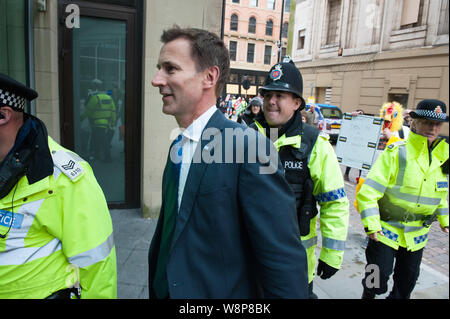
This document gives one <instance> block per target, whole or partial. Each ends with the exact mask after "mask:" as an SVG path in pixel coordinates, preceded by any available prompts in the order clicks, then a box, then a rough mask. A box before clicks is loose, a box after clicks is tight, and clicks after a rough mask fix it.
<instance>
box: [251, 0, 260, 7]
mask: <svg viewBox="0 0 450 319" xmlns="http://www.w3.org/2000/svg"><path fill="white" fill-rule="evenodd" d="M250 5H251V6H252V7H257V6H258V0H250Z"/></svg>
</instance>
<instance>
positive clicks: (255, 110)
mask: <svg viewBox="0 0 450 319" xmlns="http://www.w3.org/2000/svg"><path fill="white" fill-rule="evenodd" d="M262 106H263V101H262V100H261V98H259V97H257V96H255V97H254V98H253V99H251V100H250V102H249V103H248V106H247V108H246V109H245V111H244V112H242V113H241V114H239V117H238V120H237V122H238V123H242V122H244V123H245V124H246V125H250V124H252V123H253V121H254V120H255V118H256V117H257V116H258V115H259V113H262Z"/></svg>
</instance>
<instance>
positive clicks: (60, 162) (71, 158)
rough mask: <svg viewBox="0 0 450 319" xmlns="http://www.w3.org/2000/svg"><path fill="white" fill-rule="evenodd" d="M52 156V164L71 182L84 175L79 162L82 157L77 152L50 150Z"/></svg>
mask: <svg viewBox="0 0 450 319" xmlns="http://www.w3.org/2000/svg"><path fill="white" fill-rule="evenodd" d="M52 158H53V164H54V165H55V166H56V167H57V168H58V169H59V170H60V171H61V172H62V173H63V174H64V175H66V176H67V177H68V178H69V179H70V180H71V181H72V182H76V181H77V180H78V179H79V178H80V177H81V176H83V175H84V169H83V167H81V165H80V163H79V162H81V161H83V159H82V158H81V157H79V156H78V155H77V154H75V153H71V152H67V151H65V150H59V151H52Z"/></svg>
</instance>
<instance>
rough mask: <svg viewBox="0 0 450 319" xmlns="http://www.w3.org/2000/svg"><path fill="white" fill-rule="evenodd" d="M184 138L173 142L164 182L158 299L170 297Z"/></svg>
mask: <svg viewBox="0 0 450 319" xmlns="http://www.w3.org/2000/svg"><path fill="white" fill-rule="evenodd" d="M181 139H182V136H181V135H179V136H178V137H177V139H176V140H175V141H174V142H173V144H172V146H171V148H170V151H169V158H168V160H167V171H166V176H165V178H164V181H163V203H162V205H163V212H164V222H163V228H162V234H161V244H160V246H159V255H158V261H157V264H156V272H155V278H154V281H153V288H154V290H155V294H156V297H157V298H160V299H162V298H166V297H167V296H168V287H169V285H168V282H167V271H166V269H167V262H168V261H169V251H170V247H171V244H172V237H173V232H174V230H175V221H176V219H177V213H178V206H179V203H178V184H179V180H180V170H181V159H182V148H181Z"/></svg>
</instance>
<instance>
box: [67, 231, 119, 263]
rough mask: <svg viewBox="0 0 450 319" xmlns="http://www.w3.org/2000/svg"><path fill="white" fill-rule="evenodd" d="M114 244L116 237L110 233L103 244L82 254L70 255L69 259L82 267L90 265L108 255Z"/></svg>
mask: <svg viewBox="0 0 450 319" xmlns="http://www.w3.org/2000/svg"><path fill="white" fill-rule="evenodd" d="M113 246H114V238H113V234H112V233H111V235H109V237H108V238H107V239H106V240H105V241H104V242H103V243H102V244H100V245H98V246H97V247H95V248H92V249H90V250H88V251H85V252H83V253H81V254H78V255H75V256H72V257H69V258H68V259H69V262H70V263H71V264H74V265H75V266H78V267H80V268H84V267H88V266H90V265H93V264H95V263H98V262H99V261H102V260H103V259H105V258H106V257H108V256H109V254H110V252H111V249H112V248H113Z"/></svg>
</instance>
